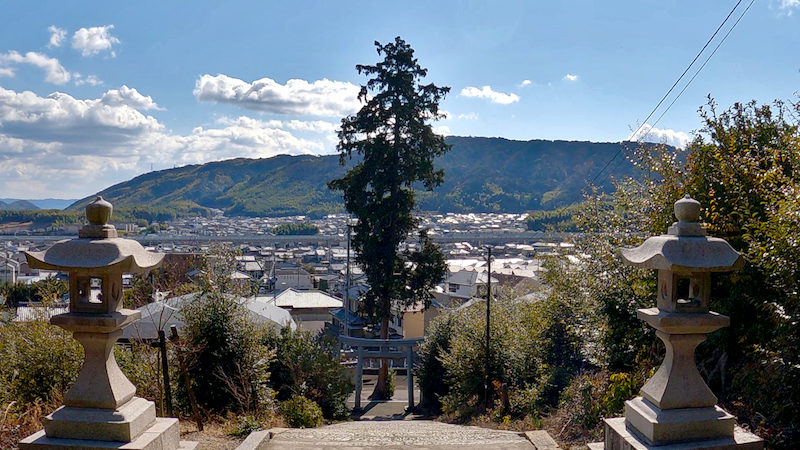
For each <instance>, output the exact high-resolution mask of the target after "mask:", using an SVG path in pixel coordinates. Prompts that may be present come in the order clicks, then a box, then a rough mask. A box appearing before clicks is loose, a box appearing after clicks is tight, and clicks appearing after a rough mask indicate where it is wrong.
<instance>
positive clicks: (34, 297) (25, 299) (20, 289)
mask: <svg viewBox="0 0 800 450" xmlns="http://www.w3.org/2000/svg"><path fill="white" fill-rule="evenodd" d="M68 291H69V287H68V286H67V282H66V281H63V280H59V279H56V278H48V279H45V280H42V281H37V282H35V283H31V284H27V283H23V282H16V283H8V282H5V283H3V284H0V295H2V296H4V297H5V298H6V304H7V306H13V307H16V306H18V305H19V304H20V303H34V302H36V303H39V302H43V301H44V302H53V301H57V300H60V299H61V298H62V297H63V296H64V295H65V294H66V293H67V292H68Z"/></svg>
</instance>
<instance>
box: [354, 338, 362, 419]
mask: <svg viewBox="0 0 800 450" xmlns="http://www.w3.org/2000/svg"><path fill="white" fill-rule="evenodd" d="M356 345H358V362H356V404H355V409H361V376H362V373H363V371H364V346H363V345H362V344H356Z"/></svg>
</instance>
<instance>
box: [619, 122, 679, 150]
mask: <svg viewBox="0 0 800 450" xmlns="http://www.w3.org/2000/svg"><path fill="white" fill-rule="evenodd" d="M628 140H629V141H644V142H654V143H656V144H667V145H671V146H673V147H678V148H683V147H686V145H687V144H688V143H689V141H691V138H690V137H689V135H688V134H687V133H684V132H683V131H676V130H672V129H669V128H653V127H652V126H650V125H649V124H645V125H644V126H643V127H641V128H639V130H638V131H636V132H634V133H633V134H631V135H630V137H628Z"/></svg>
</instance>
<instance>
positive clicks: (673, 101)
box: [600, 0, 755, 173]
mask: <svg viewBox="0 0 800 450" xmlns="http://www.w3.org/2000/svg"><path fill="white" fill-rule="evenodd" d="M753 3H755V0H751V1H750V4H749V5H747V8H745V10H744V11H743V12H742V14H740V15H739V18H738V19H736V22H734V23H733V25H732V26H731V27H730V29H728V32H727V33H725V35H724V36H723V37H722V39H721V40H720V41H719V43H717V45H716V47H714V50H712V51H711V54H710V55H708V57H707V58H706V59H705V60H704V61H703V64H701V65H700V68H699V69H697V71H696V72H695V73H694V75H692V77H691V78H689V81H687V82H686V84H685V85H684V86H683V89H681V91H680V92H678V95H676V96H675V98H674V99H672V102H670V104H669V105H668V106H667V108H666V109H665V110H664V111H663V112H662V113H661V114H660V115H659V116H658V118H657V119H656V120H655V122H653V124H652V125H650V129H649V130H648V131H647V133H645V134H644V135H642V136H641V137H639V138H637V140H638V139H643V138H645V137H647V136H649V135H650V133H651V132H652V131H653V129H655V127H656V125H657V124H658V122H660V121H661V119H662V118H663V117H664V115H665V114H666V113H667V112H668V111H669V110H670V109H671V108H672V105H674V104H675V102H676V101H678V99H679V98H680V97H681V95H683V93H684V92H685V91H686V88H688V87H689V85H690V84H692V81H694V79H695V78H696V77H697V75H699V74H700V72H701V71H702V70H703V68H704V67H705V66H706V64H708V61H709V60H711V57H712V56H714V54H715V53H717V50H719V48H720V46H722V43H723V42H725V39H727V38H728V36H729V35H730V34H731V32H732V31H733V29H734V28H736V25H738V24H739V21H741V20H742V17H744V15H745V14H747V11H748V10H749V9H750V7H751V6H753ZM637 131H638V130H637ZM618 154H619V151H618V152H617V154H616V155H614V157H613V158H611V160H609V162H608V163H606V166H605V167H603V169H601V170H600V173H602V172H603V171H604V170H605V168H606V167H608V165H609V164H610V163H611V161H614V159H616V157H617V155H618ZM618 166H619V164H616V165H614V167H615V168H616V167H618Z"/></svg>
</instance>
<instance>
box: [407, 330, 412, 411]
mask: <svg viewBox="0 0 800 450" xmlns="http://www.w3.org/2000/svg"><path fill="white" fill-rule="evenodd" d="M413 368H414V344H411V343H409V344H408V356H407V357H406V378H407V379H408V411H409V412H411V411H412V410H413V409H414V372H413V371H412V369H413Z"/></svg>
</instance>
